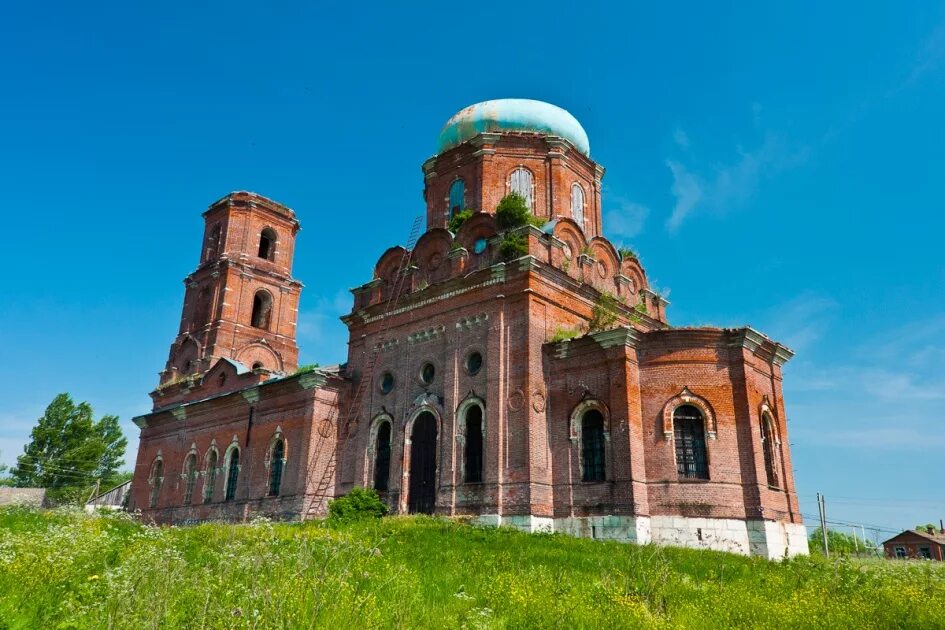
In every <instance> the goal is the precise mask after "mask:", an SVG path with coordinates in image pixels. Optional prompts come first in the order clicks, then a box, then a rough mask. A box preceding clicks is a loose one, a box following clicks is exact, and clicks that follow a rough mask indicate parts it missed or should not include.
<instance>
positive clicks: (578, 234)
mask: <svg viewBox="0 0 945 630" xmlns="http://www.w3.org/2000/svg"><path fill="white" fill-rule="evenodd" d="M552 235H553V236H554V237H555V238H557V239H558V240H560V241H563V242H564V243H566V244H567V245H568V247H569V248H570V249H571V258H577V257H578V255H580V253H581V251H582V250H583V249H584V248H585V247H587V238H585V236H584V230H583V229H582V228H581V227H580V226H579V225H578V224H577V222H576V221H574V219H571V218H570V217H558V218H557V220H556V221H555V227H554V230H552Z"/></svg>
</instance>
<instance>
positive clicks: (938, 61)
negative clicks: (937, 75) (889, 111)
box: [886, 22, 945, 97]
mask: <svg viewBox="0 0 945 630" xmlns="http://www.w3.org/2000/svg"><path fill="white" fill-rule="evenodd" d="M943 61H945V22H941V23H939V24H938V25H937V26H936V27H935V28H934V29H933V30H932V32H931V33H929V35H928V37H926V38H925V39H924V40H923V41H922V43H921V44H920V45H919V50H918V52H917V53H916V56H915V59H914V60H913V62H912V65H911V67H910V68H909V73H908V74H907V75H906V77H905V78H904V79H903V80H902V81H901V82H900V83H898V84H897V85H895V86H894V87H893V88H892V89H890V90H889V91H888V92H887V93H886V96H887V97H889V96H893V95H894V94H896V93H897V92H899V91H901V90H904V89H905V88H907V87H910V86H912V85H913V84H914V83H916V82H917V81H918V80H919V79H921V78H922V77H923V76H925V75H926V74H929V73H930V72H934V71H936V70H938V69H939V68H940V67H941V66H942V62H943Z"/></svg>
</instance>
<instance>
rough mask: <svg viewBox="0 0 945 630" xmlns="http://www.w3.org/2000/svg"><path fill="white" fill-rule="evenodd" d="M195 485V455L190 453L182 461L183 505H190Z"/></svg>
mask: <svg viewBox="0 0 945 630" xmlns="http://www.w3.org/2000/svg"><path fill="white" fill-rule="evenodd" d="M196 484H197V455H195V454H194V453H191V454H190V455H188V456H187V459H186V460H185V461H184V505H190V503H191V501H193V498H194V486H195V485H196Z"/></svg>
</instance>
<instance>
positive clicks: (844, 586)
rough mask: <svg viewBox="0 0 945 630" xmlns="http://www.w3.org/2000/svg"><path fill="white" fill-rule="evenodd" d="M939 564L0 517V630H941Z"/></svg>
mask: <svg viewBox="0 0 945 630" xmlns="http://www.w3.org/2000/svg"><path fill="white" fill-rule="evenodd" d="M943 602H945V567H943V566H941V565H935V564H933V563H930V562H884V561H879V560H874V561H872V562H862V561H843V560H836V561H829V562H828V561H826V560H823V559H819V558H801V559H795V560H792V561H788V562H784V563H775V562H768V561H765V560H761V559H754V558H744V557H740V556H734V555H730V554H725V553H716V552H707V551H692V550H685V549H670V548H658V547H652V546H632V545H621V544H618V543H605V542H595V541H590V540H578V539H573V538H568V537H564V536H558V535H528V534H521V533H518V532H514V531H508V530H504V529H500V530H494V529H491V530H490V529H480V528H475V527H470V526H466V525H462V524H458V523H454V522H449V521H443V520H435V519H430V518H385V519H383V520H380V521H372V522H366V523H357V524H352V525H344V526H329V525H327V524H324V523H307V524H304V525H299V524H275V523H269V522H265V521H261V522H255V523H252V524H249V525H223V524H207V525H200V526H194V527H182V528H174V527H170V528H154V527H145V526H142V525H140V524H138V523H136V522H135V521H133V520H132V519H131V518H130V517H128V516H124V515H116V516H87V515H84V514H81V513H76V512H63V511H51V512H50V511H47V512H38V511H30V510H24V509H12V510H5V511H4V510H0V628H158V627H162V628H163V627H167V628H273V627H274V628H293V629H294V628H310V627H330V628H361V627H403V628H418V627H420V628H440V627H447V628H453V627H466V628H554V627H566V628H610V627H672V628H678V627H684V628H719V627H745V628H797V627H821V628H896V627H901V628H943V627H945V605H943Z"/></svg>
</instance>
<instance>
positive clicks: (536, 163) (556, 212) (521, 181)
mask: <svg viewBox="0 0 945 630" xmlns="http://www.w3.org/2000/svg"><path fill="white" fill-rule="evenodd" d="M590 154H591V149H590V142H589V141H588V138H587V133H586V132H585V131H584V128H583V127H581V124H580V123H579V122H578V121H577V119H575V118H574V116H572V115H571V114H570V113H568V112H567V111H565V110H563V109H561V108H560V107H556V106H554V105H551V104H549V103H543V102H541V101H534V100H530V99H519V98H506V99H498V100H492V101H484V102H482V103H476V104H475V105H470V106H469V107H467V108H465V109H463V110H462V111H460V112H458V113H457V114H456V115H455V116H453V117H452V118H450V119H449V120H448V121H447V122H446V125H445V126H444V127H443V129H442V130H441V131H440V136H439V141H438V146H437V154H436V155H435V156H434V157H432V158H430V159H429V160H427V161H426V162H425V163H424V164H423V173H424V183H425V187H424V198H425V199H426V202H427V229H428V230H429V229H433V228H437V227H446V225H447V223H448V222H449V220H450V218H451V217H452V216H453V215H454V214H455V213H456V212H458V211H460V210H464V209H467V208H468V209H471V210H474V211H481V212H487V213H492V212H494V211H495V208H496V206H497V205H498V204H499V201H500V200H501V199H502V197H504V196H505V195H507V194H508V193H510V192H518V193H519V194H521V195H522V196H523V197H525V199H526V201H527V202H528V205H529V206H530V208H531V210H532V212H533V213H534V214H535V215H536V216H538V217H542V218H546V219H547V220H548V221H552V220H554V219H556V218H559V217H567V218H569V219H573V220H574V221H575V222H577V223H578V225H580V226H581V227H582V228H583V230H584V235H585V237H586V238H587V239H591V238H593V237H595V236H600V235H601V233H602V230H601V195H600V191H601V178H603V176H604V168H603V167H602V166H600V165H599V164H597V163H596V162H594V161H593V160H592V159H591V157H590Z"/></svg>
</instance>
